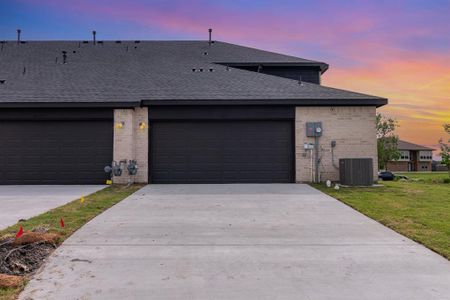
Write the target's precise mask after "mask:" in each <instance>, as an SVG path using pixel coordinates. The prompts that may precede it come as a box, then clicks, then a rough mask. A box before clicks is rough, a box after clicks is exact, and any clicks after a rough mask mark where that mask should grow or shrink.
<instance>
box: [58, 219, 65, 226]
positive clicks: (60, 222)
mask: <svg viewBox="0 0 450 300" xmlns="http://www.w3.org/2000/svg"><path fill="white" fill-rule="evenodd" d="M59 224H61V228H64V220H63V218H61V220H59Z"/></svg>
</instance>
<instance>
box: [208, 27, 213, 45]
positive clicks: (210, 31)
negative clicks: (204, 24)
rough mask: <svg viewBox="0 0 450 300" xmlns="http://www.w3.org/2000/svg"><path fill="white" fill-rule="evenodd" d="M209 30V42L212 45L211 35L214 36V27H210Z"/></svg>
mask: <svg viewBox="0 0 450 300" xmlns="http://www.w3.org/2000/svg"><path fill="white" fill-rule="evenodd" d="M208 32H209V40H208V44H209V45H210V46H211V42H212V40H211V36H212V29H211V28H210V29H208Z"/></svg>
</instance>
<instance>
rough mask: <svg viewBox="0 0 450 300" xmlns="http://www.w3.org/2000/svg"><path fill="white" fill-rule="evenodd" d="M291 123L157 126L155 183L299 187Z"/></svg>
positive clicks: (153, 127) (153, 154)
mask: <svg viewBox="0 0 450 300" xmlns="http://www.w3.org/2000/svg"><path fill="white" fill-rule="evenodd" d="M292 127H293V126H292V122H291V121H203V122H195V121H184V122H178V121H177V122H154V123H152V124H151V131H150V144H151V147H150V179H151V181H152V182H154V183H232V182H249V183H251V182H255V183H256V182H266V183H269V182H293V181H294V172H293V169H294V163H293V152H294V151H293V132H292V130H293V128H292Z"/></svg>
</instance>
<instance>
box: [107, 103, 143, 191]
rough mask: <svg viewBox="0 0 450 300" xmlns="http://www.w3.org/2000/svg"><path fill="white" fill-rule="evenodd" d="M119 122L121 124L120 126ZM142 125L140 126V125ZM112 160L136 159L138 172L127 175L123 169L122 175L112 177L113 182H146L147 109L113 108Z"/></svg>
mask: <svg viewBox="0 0 450 300" xmlns="http://www.w3.org/2000/svg"><path fill="white" fill-rule="evenodd" d="M119 124H123V126H120V125H119ZM141 125H142V126H141ZM113 157H114V160H115V161H117V162H119V161H121V160H127V161H128V160H130V159H131V160H133V159H134V160H136V161H137V164H138V172H137V175H135V176H130V175H128V171H127V170H124V172H123V174H122V176H120V177H114V178H113V181H114V183H118V184H126V183H128V182H131V181H134V182H137V183H146V182H148V109H147V107H136V108H134V109H115V110H114V155H113Z"/></svg>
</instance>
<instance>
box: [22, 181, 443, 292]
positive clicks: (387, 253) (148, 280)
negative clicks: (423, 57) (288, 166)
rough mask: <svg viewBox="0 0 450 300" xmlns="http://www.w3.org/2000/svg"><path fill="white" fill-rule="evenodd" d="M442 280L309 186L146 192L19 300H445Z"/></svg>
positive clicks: (431, 264)
mask: <svg viewBox="0 0 450 300" xmlns="http://www.w3.org/2000/svg"><path fill="white" fill-rule="evenodd" d="M449 282H450V262H449V261H447V260H446V259H444V258H443V257H441V256H439V255H437V254H436V253H434V252H432V251H430V250H428V249H426V248H425V247H423V246H421V245H419V244H417V243H414V242H413V241H411V240H409V239H407V238H405V237H403V236H401V235H399V234H397V233H395V232H394V231H392V230H390V229H388V228H386V227H384V226H382V225H380V224H379V223H377V222H375V221H373V220H371V219H369V218H367V217H365V216H363V215H361V214H359V213H358V212H356V211H355V210H353V209H351V208H350V207H348V206H346V205H344V204H342V203H341V202H339V201H337V200H335V199H333V198H331V197H329V196H327V195H325V194H323V193H321V192H319V191H317V190H315V189H313V188H311V187H309V186H307V185H300V184H269V185H247V184H246V185H243V184H239V185H149V186H147V187H145V188H143V189H141V190H140V191H138V192H137V193H135V194H134V195H132V196H130V197H129V198H127V199H126V200H124V201H122V202H120V203H119V204H117V205H115V206H114V207H113V208H111V209H110V210H108V211H106V212H105V213H103V214H102V215H100V216H99V217H97V218H95V219H94V220H92V221H91V222H89V223H88V224H87V225H86V226H84V227H83V228H82V229H81V230H79V231H78V232H76V233H75V234H74V235H73V236H72V237H70V238H69V239H68V240H67V241H66V242H65V243H64V244H63V245H62V246H61V247H60V248H59V249H58V250H56V251H55V253H54V254H53V255H52V256H51V258H50V259H49V262H48V263H47V265H46V266H45V267H44V268H43V269H42V270H41V271H40V272H39V273H38V274H37V275H36V276H35V278H34V279H33V280H31V282H30V283H29V285H28V286H27V287H26V289H25V291H24V292H23V293H22V294H21V296H20V299H124V298H126V299H450V285H449V284H448V283H449Z"/></svg>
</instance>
